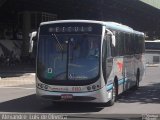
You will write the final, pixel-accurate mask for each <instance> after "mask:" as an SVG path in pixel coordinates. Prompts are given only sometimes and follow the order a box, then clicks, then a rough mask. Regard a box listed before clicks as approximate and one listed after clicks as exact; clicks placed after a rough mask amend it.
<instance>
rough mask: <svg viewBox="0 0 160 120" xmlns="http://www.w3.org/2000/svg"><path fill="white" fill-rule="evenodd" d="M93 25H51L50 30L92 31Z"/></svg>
mask: <svg viewBox="0 0 160 120" xmlns="http://www.w3.org/2000/svg"><path fill="white" fill-rule="evenodd" d="M92 30H93V28H92V26H88V27H85V26H73V27H63V26H62V27H50V28H49V29H48V31H49V32H92Z"/></svg>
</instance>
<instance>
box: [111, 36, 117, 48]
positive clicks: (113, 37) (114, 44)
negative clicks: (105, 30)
mask: <svg viewBox="0 0 160 120" xmlns="http://www.w3.org/2000/svg"><path fill="white" fill-rule="evenodd" d="M112 45H113V46H114V47H115V46H116V38H115V36H114V35H112Z"/></svg>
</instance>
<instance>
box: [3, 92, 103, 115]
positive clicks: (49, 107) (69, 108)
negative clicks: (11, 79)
mask: <svg viewBox="0 0 160 120" xmlns="http://www.w3.org/2000/svg"><path fill="white" fill-rule="evenodd" d="M101 109H103V108H101V107H100V106H99V105H98V106H97V105H96V104H90V103H78V104H77V103H62V104H53V103H52V102H51V101H44V100H43V101H42V100H39V99H37V97H36V95H35V94H33V95H29V96H26V97H22V98H18V99H14V100H10V101H7V102H3V103H0V112H40V113H81V112H83V113H84V112H98V111H100V110H101Z"/></svg>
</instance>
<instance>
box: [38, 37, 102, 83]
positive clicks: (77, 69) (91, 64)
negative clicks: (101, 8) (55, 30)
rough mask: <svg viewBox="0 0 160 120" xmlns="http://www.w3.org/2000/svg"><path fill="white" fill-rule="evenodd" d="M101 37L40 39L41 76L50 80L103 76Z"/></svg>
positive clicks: (39, 68) (39, 60) (39, 69)
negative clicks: (101, 70)
mask: <svg viewBox="0 0 160 120" xmlns="http://www.w3.org/2000/svg"><path fill="white" fill-rule="evenodd" d="M100 39H101V37H100V35H93V34H51V35H40V36H39V48H38V59H37V60H38V63H37V75H38V76H39V77H40V78H43V79H46V80H48V81H54V80H58V81H60V80H74V81H80V80H90V79H94V78H95V77H97V76H98V74H99V60H100V59H99V58H100Z"/></svg>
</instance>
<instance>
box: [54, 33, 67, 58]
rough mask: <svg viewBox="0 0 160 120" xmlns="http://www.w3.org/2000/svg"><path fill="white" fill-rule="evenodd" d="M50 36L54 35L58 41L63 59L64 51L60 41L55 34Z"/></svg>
mask: <svg viewBox="0 0 160 120" xmlns="http://www.w3.org/2000/svg"><path fill="white" fill-rule="evenodd" d="M52 36H54V37H55V39H56V41H57V43H58V46H59V48H60V49H61V52H62V60H63V52H64V50H63V46H62V45H61V43H60V41H59V39H58V38H57V36H56V34H52Z"/></svg>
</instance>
